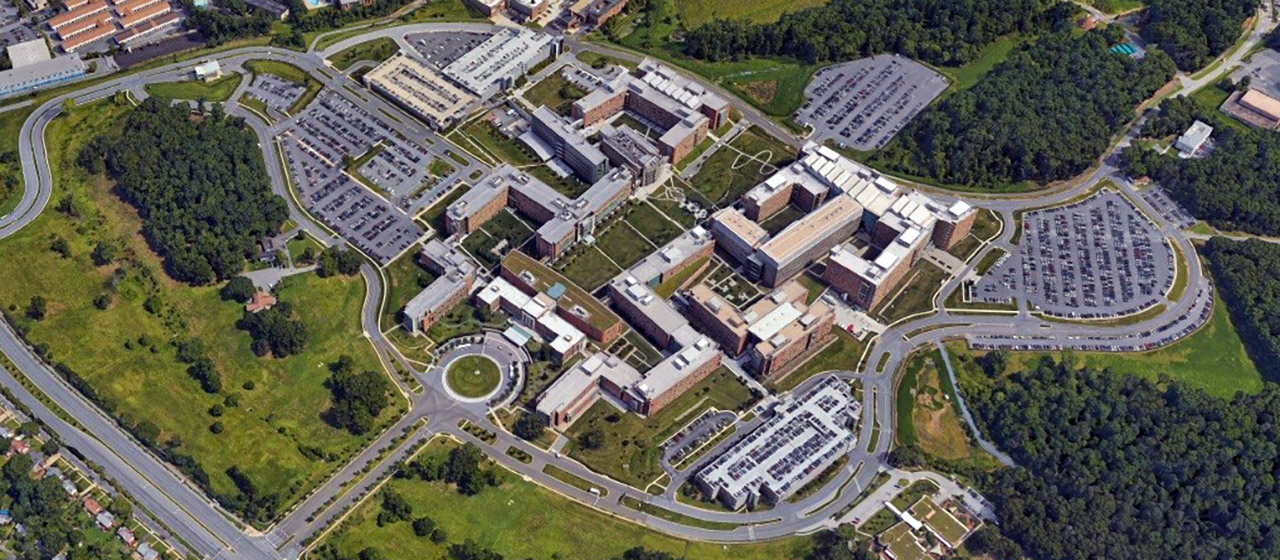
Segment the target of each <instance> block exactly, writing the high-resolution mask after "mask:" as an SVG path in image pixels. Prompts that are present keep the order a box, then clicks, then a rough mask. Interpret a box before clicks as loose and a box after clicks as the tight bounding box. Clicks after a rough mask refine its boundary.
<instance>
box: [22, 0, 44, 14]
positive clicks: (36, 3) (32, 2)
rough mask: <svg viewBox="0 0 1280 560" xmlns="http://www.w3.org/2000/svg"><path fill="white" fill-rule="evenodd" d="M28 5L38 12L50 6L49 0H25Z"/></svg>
mask: <svg viewBox="0 0 1280 560" xmlns="http://www.w3.org/2000/svg"><path fill="white" fill-rule="evenodd" d="M25 1H26V3H27V7H28V8H31V11H33V12H36V11H40V10H43V9H45V8H48V7H49V0H25Z"/></svg>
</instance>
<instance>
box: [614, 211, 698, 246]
mask: <svg viewBox="0 0 1280 560" xmlns="http://www.w3.org/2000/svg"><path fill="white" fill-rule="evenodd" d="M627 223H629V224H631V226H632V227H634V228H635V229H636V231H638V232H640V233H641V234H643V235H644V236H645V238H647V239H648V240H649V242H650V243H653V244H654V245H657V246H658V247H661V246H663V245H666V244H667V243H669V242H671V240H672V239H675V238H676V237H679V236H680V234H681V233H682V232H683V231H684V228H683V227H681V225H680V224H677V223H675V222H673V221H672V220H670V219H668V218H667V217H666V216H665V215H663V214H662V212H659V211H657V210H656V209H654V207H653V206H650V205H648V204H637V205H635V206H633V207H632V209H631V210H630V213H629V214H627Z"/></svg>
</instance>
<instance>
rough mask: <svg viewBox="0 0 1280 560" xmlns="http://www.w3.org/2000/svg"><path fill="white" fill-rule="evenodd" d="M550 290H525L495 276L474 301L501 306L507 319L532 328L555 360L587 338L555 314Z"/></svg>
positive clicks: (573, 351) (582, 346)
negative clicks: (530, 291)
mask: <svg viewBox="0 0 1280 560" xmlns="http://www.w3.org/2000/svg"><path fill="white" fill-rule="evenodd" d="M553 293H555V291H554V290H552V291H550V293H544V292H534V293H527V292H525V291H524V289H523V288H521V287H517V286H516V285H514V284H512V283H510V282H508V281H507V280H506V279H505V278H504V277H501V276H499V277H498V278H494V279H493V280H492V281H490V282H489V283H488V284H487V285H485V287H484V288H482V289H481V290H480V291H479V292H477V293H476V303H477V305H481V306H483V307H485V308H486V309H489V310H491V311H497V310H499V309H501V310H502V311H503V312H505V313H506V314H507V316H508V317H510V318H511V321H512V322H514V323H516V324H517V325H521V326H523V327H525V328H527V329H530V330H532V331H533V333H534V334H536V335H537V336H539V337H540V338H541V339H542V340H543V342H545V343H546V345H547V347H548V348H550V349H551V352H552V355H553V357H554V358H555V359H556V361H558V362H559V363H564V362H565V361H566V360H568V359H569V358H572V357H573V356H576V355H578V354H579V353H580V352H582V351H583V350H584V349H585V348H586V344H587V337H586V335H585V334H584V333H583V332H582V331H581V330H578V328H577V327H575V326H573V325H572V324H570V323H569V322H568V321H566V320H565V318H564V317H561V316H560V315H559V312H558V309H559V306H558V302H557V300H556V299H555V298H553V297H551V294H553Z"/></svg>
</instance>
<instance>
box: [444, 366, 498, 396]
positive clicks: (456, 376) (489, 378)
mask: <svg viewBox="0 0 1280 560" xmlns="http://www.w3.org/2000/svg"><path fill="white" fill-rule="evenodd" d="M445 382H446V383H448V384H449V388H450V389H453V391H454V392H455V393H458V394H459V395H462V396H463V397H466V398H469V399H475V398H480V397H483V396H485V395H488V394H489V393H492V392H493V391H494V390H495V389H497V388H498V384H499V383H501V382H502V372H501V371H499V370H498V363H497V362H495V361H493V359H491V358H489V357H486V356H463V357H461V358H458V359H457V360H454V362H453V363H452V364H450V365H449V371H447V372H445Z"/></svg>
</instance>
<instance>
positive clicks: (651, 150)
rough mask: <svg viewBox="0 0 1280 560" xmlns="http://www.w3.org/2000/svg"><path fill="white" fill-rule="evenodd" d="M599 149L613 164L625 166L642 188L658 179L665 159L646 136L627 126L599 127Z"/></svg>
mask: <svg viewBox="0 0 1280 560" xmlns="http://www.w3.org/2000/svg"><path fill="white" fill-rule="evenodd" d="M600 138H601V140H600V149H601V151H603V152H604V155H605V156H606V157H608V158H609V161H610V162H612V163H613V164H614V165H617V166H621V167H626V168H627V169H630V170H631V174H632V175H635V177H636V182H637V184H638V186H639V187H641V188H643V187H646V186H649V185H651V184H653V183H654V182H655V181H657V180H658V175H659V174H660V173H661V172H662V167H663V165H664V164H665V163H666V161H665V160H664V159H663V158H662V154H661V152H659V151H658V146H657V145H655V144H654V143H653V142H652V141H650V140H649V137H648V136H645V135H643V134H640V133H639V132H636V131H635V130H634V129H632V128H631V127H629V126H620V127H617V128H615V127H612V126H609V125H604V126H603V127H601V128H600Z"/></svg>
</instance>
